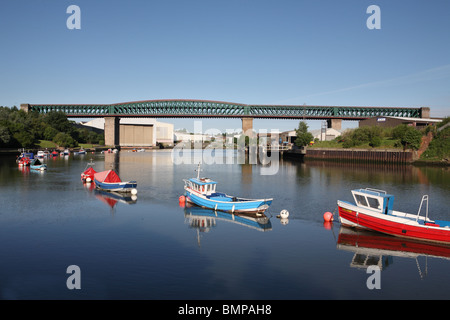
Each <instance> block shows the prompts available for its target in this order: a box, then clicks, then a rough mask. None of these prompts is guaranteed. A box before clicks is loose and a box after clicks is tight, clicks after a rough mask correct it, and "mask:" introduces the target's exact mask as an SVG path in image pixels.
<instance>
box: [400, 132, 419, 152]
mask: <svg viewBox="0 0 450 320" xmlns="http://www.w3.org/2000/svg"><path fill="white" fill-rule="evenodd" d="M400 142H401V144H402V145H403V147H404V148H405V149H407V148H411V149H414V150H418V149H419V148H420V144H421V143H422V133H421V132H420V131H419V130H417V129H416V128H414V127H410V126H407V127H406V131H405V132H404V135H403V137H402V138H401V139H400Z"/></svg>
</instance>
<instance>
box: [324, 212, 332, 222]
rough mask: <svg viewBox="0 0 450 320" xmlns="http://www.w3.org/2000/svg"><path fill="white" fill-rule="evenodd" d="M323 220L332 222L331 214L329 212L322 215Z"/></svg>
mask: <svg viewBox="0 0 450 320" xmlns="http://www.w3.org/2000/svg"><path fill="white" fill-rule="evenodd" d="M323 220H325V221H326V222H330V221H333V214H332V213H331V212H329V211H327V212H325V213H324V214H323Z"/></svg>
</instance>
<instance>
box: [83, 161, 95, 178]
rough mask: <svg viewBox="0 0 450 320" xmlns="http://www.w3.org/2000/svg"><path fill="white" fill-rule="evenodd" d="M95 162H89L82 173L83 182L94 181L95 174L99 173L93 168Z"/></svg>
mask: <svg viewBox="0 0 450 320" xmlns="http://www.w3.org/2000/svg"><path fill="white" fill-rule="evenodd" d="M93 166H94V163H93V162H92V159H91V161H90V162H89V163H88V164H87V166H86V168H85V169H84V171H83V172H82V173H81V181H83V182H92V181H94V175H95V174H96V173H97V171H95V169H94V168H93Z"/></svg>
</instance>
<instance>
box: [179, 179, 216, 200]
mask: <svg viewBox="0 0 450 320" xmlns="http://www.w3.org/2000/svg"><path fill="white" fill-rule="evenodd" d="M186 182H187V186H188V187H189V188H191V189H192V190H194V191H197V192H199V193H201V194H204V195H206V196H210V195H212V194H214V193H216V186H217V182H215V181H213V180H211V179H209V178H191V179H189V180H186Z"/></svg>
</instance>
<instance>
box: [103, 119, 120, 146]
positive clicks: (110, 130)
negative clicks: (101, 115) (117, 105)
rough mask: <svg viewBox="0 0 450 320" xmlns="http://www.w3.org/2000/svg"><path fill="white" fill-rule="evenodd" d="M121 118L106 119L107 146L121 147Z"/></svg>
mask: <svg viewBox="0 0 450 320" xmlns="http://www.w3.org/2000/svg"><path fill="white" fill-rule="evenodd" d="M119 132H120V118H119V117H105V145H107V146H113V147H116V146H118V145H119V143H120V140H119Z"/></svg>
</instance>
